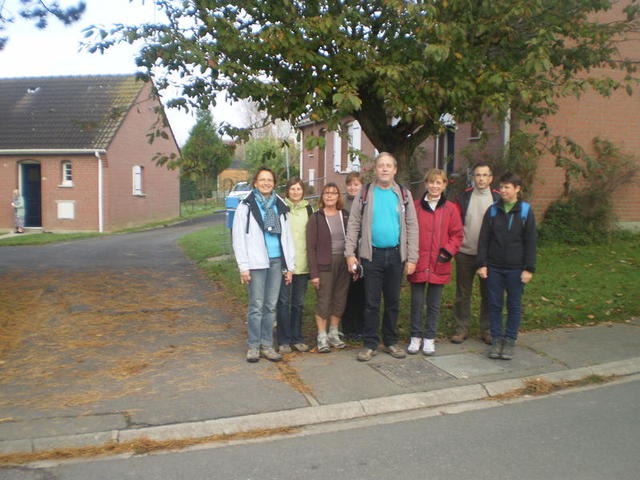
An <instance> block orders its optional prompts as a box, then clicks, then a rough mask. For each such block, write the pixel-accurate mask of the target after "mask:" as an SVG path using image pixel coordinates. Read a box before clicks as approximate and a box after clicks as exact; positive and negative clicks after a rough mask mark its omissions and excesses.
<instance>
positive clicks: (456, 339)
mask: <svg viewBox="0 0 640 480" xmlns="http://www.w3.org/2000/svg"><path fill="white" fill-rule="evenodd" d="M466 339H467V334H466V333H456V334H455V335H452V336H451V343H462V342H464V341H465V340H466Z"/></svg>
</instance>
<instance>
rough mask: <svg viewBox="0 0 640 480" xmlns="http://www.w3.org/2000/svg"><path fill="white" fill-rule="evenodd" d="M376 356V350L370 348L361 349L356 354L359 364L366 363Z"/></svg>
mask: <svg viewBox="0 0 640 480" xmlns="http://www.w3.org/2000/svg"><path fill="white" fill-rule="evenodd" d="M377 354H378V351H377V350H373V349H371V348H363V349H362V350H360V351H359V352H358V361H359V362H368V361H369V360H371V359H372V358H373V357H375V356H376V355H377Z"/></svg>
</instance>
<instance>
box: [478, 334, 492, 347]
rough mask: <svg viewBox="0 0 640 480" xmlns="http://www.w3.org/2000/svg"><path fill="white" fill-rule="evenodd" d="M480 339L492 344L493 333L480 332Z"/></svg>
mask: <svg viewBox="0 0 640 480" xmlns="http://www.w3.org/2000/svg"><path fill="white" fill-rule="evenodd" d="M480 341H481V342H484V343H486V344H487V345H491V334H490V333H489V332H487V331H485V332H482V333H480Z"/></svg>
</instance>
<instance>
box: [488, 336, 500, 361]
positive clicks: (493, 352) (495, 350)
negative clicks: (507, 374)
mask: <svg viewBox="0 0 640 480" xmlns="http://www.w3.org/2000/svg"><path fill="white" fill-rule="evenodd" d="M489 358H493V359H494V360H495V359H496V358H502V339H501V338H494V339H493V342H491V348H490V349H489Z"/></svg>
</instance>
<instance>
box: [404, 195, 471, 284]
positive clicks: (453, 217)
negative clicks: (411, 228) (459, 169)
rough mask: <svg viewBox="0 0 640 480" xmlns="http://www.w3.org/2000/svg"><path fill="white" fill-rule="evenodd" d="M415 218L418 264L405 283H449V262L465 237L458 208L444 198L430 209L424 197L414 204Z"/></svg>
mask: <svg viewBox="0 0 640 480" xmlns="http://www.w3.org/2000/svg"><path fill="white" fill-rule="evenodd" d="M415 205H416V213H417V215H418V234H419V241H418V244H419V248H418V263H417V264H416V271H415V273H414V274H412V275H409V276H408V277H407V280H409V281H410V282H412V283H423V282H429V283H438V284H445V283H449V282H450V281H451V259H452V258H453V257H454V255H455V254H456V253H458V249H459V248H460V245H462V237H463V236H464V228H463V226H462V220H461V218H460V212H459V210H458V208H457V207H456V206H455V204H453V203H452V202H449V201H448V200H447V199H445V198H444V196H442V197H440V201H439V202H438V205H437V206H436V210H435V211H433V210H431V207H430V206H429V203H428V202H427V201H426V199H425V198H424V197H423V198H422V199H418V200H416V201H415Z"/></svg>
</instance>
